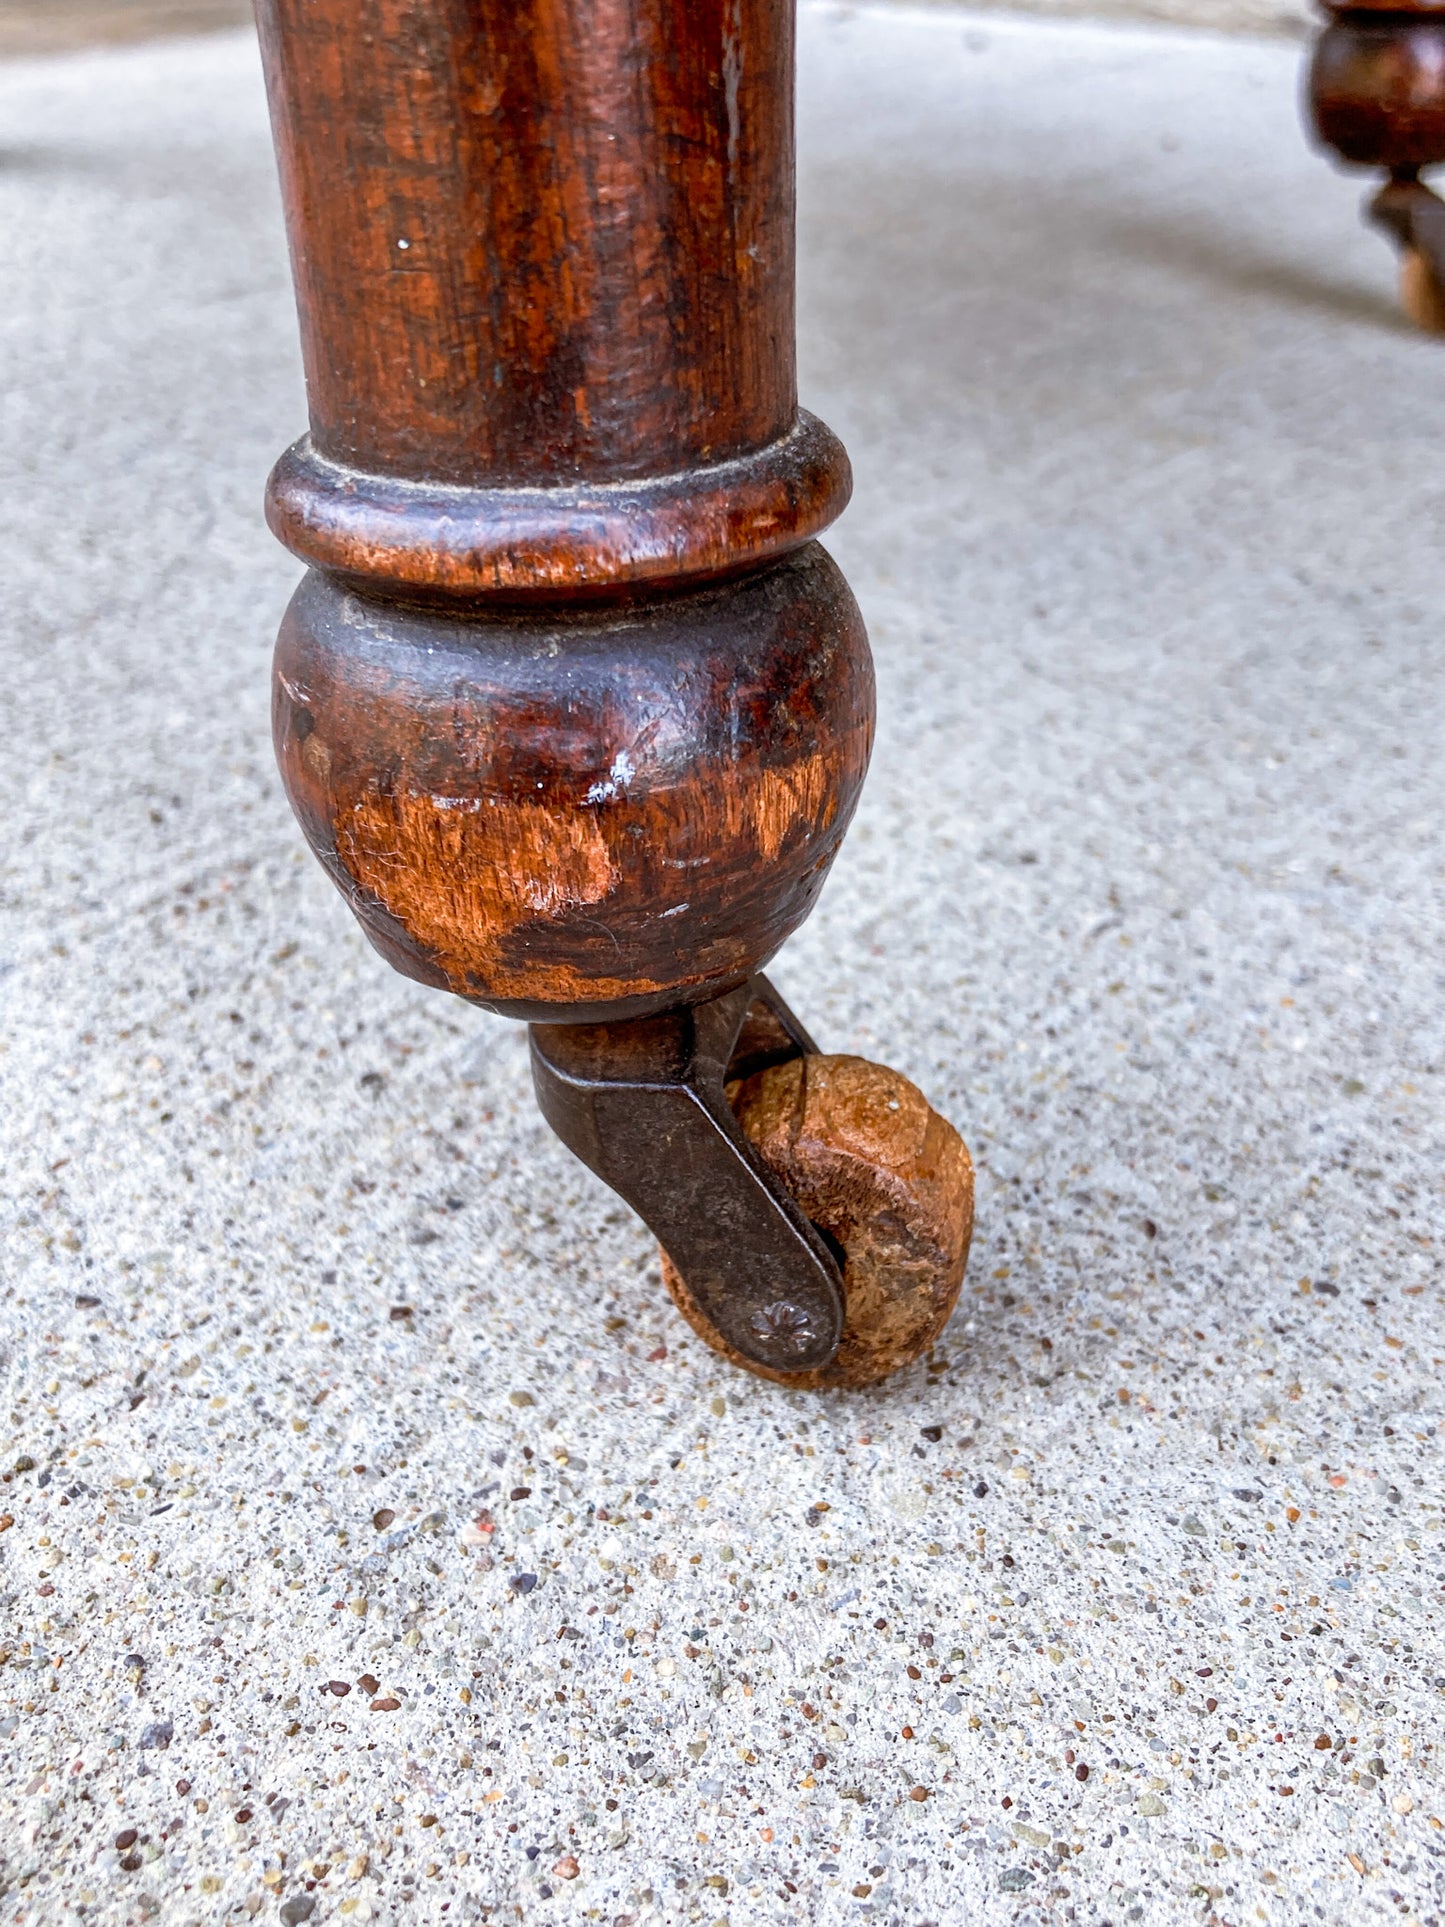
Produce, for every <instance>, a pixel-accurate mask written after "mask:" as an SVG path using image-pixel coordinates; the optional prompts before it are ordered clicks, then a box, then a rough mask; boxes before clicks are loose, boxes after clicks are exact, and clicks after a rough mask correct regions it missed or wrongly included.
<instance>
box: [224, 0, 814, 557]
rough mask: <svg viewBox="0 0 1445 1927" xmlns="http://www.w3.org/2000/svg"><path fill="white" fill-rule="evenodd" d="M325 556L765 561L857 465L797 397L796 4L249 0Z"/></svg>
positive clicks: (805, 525) (305, 448)
mask: <svg viewBox="0 0 1445 1927" xmlns="http://www.w3.org/2000/svg"><path fill="white" fill-rule="evenodd" d="M258 15H259V20H260V26H261V42H262V50H263V55H264V59H265V65H266V71H267V77H268V87H269V91H270V97H271V106H272V118H273V123H274V126H275V130H276V141H277V152H278V156H279V160H280V167H281V177H282V185H283V190H284V193H285V198H286V204H287V208H288V213H289V218H290V228H291V237H292V258H293V264H294V272H295V280H296V291H297V299H298V306H299V309H300V316H301V336H302V351H303V356H304V361H305V367H306V376H307V389H308V395H309V402H310V413H311V433H310V436H309V438H308V440H307V441H306V442H305V443H304V444H302V445H301V446H298V447H297V448H296V449H295V450H293V451H291V453H290V454H289V455H288V456H287V457H286V458H283V461H282V462H281V464H280V465H279V467H278V470H277V473H276V476H275V478H274V480H273V485H272V490H271V499H270V516H271V522H272V526H273V528H274V529H275V530H276V533H277V534H278V535H279V536H280V538H281V539H282V540H283V541H284V542H286V543H287V544H288V546H290V547H291V548H293V549H294V550H295V551H296V553H297V554H298V555H301V556H303V557H304V559H306V560H307V561H309V562H312V563H314V564H316V565H317V566H319V567H322V568H328V569H333V570H338V571H346V572H353V573H355V574H358V575H360V576H363V577H365V578H366V579H367V580H369V581H372V582H374V583H384V584H389V585H390V586H393V587H396V588H403V589H413V590H416V589H419V590H422V591H432V590H439V591H441V592H444V593H451V594H463V595H472V594H489V593H491V594H507V595H514V594H531V593H537V592H539V591H541V590H542V589H544V588H545V589H549V590H550V591H551V592H553V593H556V594H561V595H569V594H575V593H579V592H586V591H590V590H595V589H597V588H598V587H606V586H608V585H612V584H616V583H619V582H652V581H660V580H665V579H667V578H668V577H670V576H676V575H678V574H688V575H697V574H706V573H709V572H718V571H723V570H728V569H735V568H737V567H739V566H740V565H742V564H745V563H747V562H762V561H765V560H768V559H770V558H772V557H774V556H777V555H780V554H782V553H784V552H785V551H786V550H787V549H788V548H789V547H790V546H793V545H795V544H796V543H797V542H799V541H802V540H805V539H807V537H809V536H811V535H815V534H817V533H818V531H819V530H820V529H822V528H823V527H825V526H826V525H827V523H828V522H830V521H831V520H832V519H833V517H834V516H835V515H836V514H837V513H838V511H839V510H840V509H841V507H842V506H843V503H844V501H845V500H846V497H847V493H848V488H849V485H850V483H849V474H848V465H847V458H846V457H845V455H844V453H843V450H842V448H841V446H840V445H839V444H838V442H837V440H836V438H835V437H834V436H832V435H831V434H830V433H829V432H828V431H827V430H826V429H825V428H823V427H822V425H821V424H820V423H815V422H812V421H811V419H810V418H806V417H805V418H804V419H803V421H802V423H801V424H800V421H799V415H798V406H797V392H796V373H795V356H794V346H793V325H794V324H793V308H794V295H793V288H794V238H793V237H794V186H793V128H792V60H793V22H792V0H689V4H688V5H687V6H685V7H684V6H677V5H676V4H674V0H359V4H358V0H259V6H258Z"/></svg>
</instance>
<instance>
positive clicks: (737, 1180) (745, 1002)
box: [531, 976, 843, 1372]
mask: <svg viewBox="0 0 1445 1927" xmlns="http://www.w3.org/2000/svg"><path fill="white" fill-rule="evenodd" d="M531 1041H532V1079H533V1082H534V1084H535V1085H536V1090H537V1101H538V1103H539V1104H540V1105H541V1107H542V1115H543V1116H544V1117H545V1118H546V1120H547V1122H548V1123H549V1124H550V1125H551V1126H552V1129H553V1130H554V1131H555V1132H556V1133H557V1135H558V1137H560V1138H561V1140H562V1142H563V1143H564V1144H565V1145H566V1146H567V1147H568V1149H569V1150H571V1151H573V1152H574V1153H575V1154H576V1155H577V1156H578V1157H579V1158H581V1160H582V1162H583V1163H584V1164H585V1165H586V1166H587V1167H588V1169H589V1170H591V1171H595V1172H596V1174H597V1176H598V1177H599V1178H601V1179H602V1180H603V1182H604V1183H606V1184H609V1185H611V1187H612V1189H613V1190H614V1191H616V1192H617V1193H618V1195H619V1196H620V1197H622V1198H624V1199H625V1200H626V1201H627V1203H628V1204H630V1205H631V1206H632V1208H633V1210H634V1211H636V1213H637V1214H638V1216H639V1217H640V1218H641V1219H642V1220H643V1221H644V1223H645V1224H647V1226H648V1227H649V1229H650V1230H651V1231H652V1232H653V1233H654V1234H655V1235H656V1237H657V1239H658V1242H659V1243H660V1244H661V1245H662V1247H663V1249H664V1250H665V1251H666V1252H667V1254H668V1256H669V1257H670V1258H671V1259H672V1262H673V1264H674V1265H676V1267H677V1269H678V1271H679V1272H680V1273H681V1274H682V1276H683V1278H684V1279H685V1280H686V1281H687V1285H688V1288H689V1290H690V1291H691V1292H692V1294H693V1296H694V1297H695V1298H696V1299H697V1301H698V1303H699V1305H700V1306H701V1308H702V1310H703V1311H704V1312H705V1313H706V1315H707V1317H708V1318H709V1319H710V1320H711V1321H712V1323H713V1324H714V1325H715V1326H716V1327H717V1329H718V1332H719V1333H720V1335H721V1336H722V1337H723V1338H724V1339H725V1340H726V1341H727V1343H728V1344H729V1345H731V1346H732V1347H733V1349H734V1350H735V1351H738V1352H740V1353H741V1354H742V1356H743V1357H744V1358H747V1359H750V1360H751V1361H752V1362H753V1363H754V1364H758V1365H763V1366H766V1367H767V1368H769V1369H770V1370H772V1371H787V1372H803V1371H813V1370H816V1369H818V1368H820V1367H822V1366H825V1365H828V1364H830V1363H831V1362H832V1360H833V1358H834V1356H835V1354H836V1353H837V1350H838V1344H839V1341H840V1339H841V1338H842V1335H843V1280H842V1273H841V1270H840V1267H839V1264H838V1261H837V1259H836V1258H835V1256H834V1254H833V1251H832V1250H831V1249H830V1246H829V1243H828V1241H827V1240H826V1239H825V1238H824V1237H823V1235H822V1233H821V1232H819V1230H818V1229H817V1227H816V1226H815V1225H812V1224H810V1223H809V1221H808V1220H807V1218H805V1217H804V1215H803V1213H802V1211H801V1210H800V1209H799V1208H798V1205H797V1204H796V1203H795V1202H794V1200H793V1198H792V1197H791V1196H789V1194H788V1193H787V1191H785V1190H784V1189H783V1187H782V1186H781V1185H780V1184H779V1182H778V1180H777V1179H776V1178H775V1177H774V1176H773V1174H772V1172H771V1171H770V1170H769V1169H768V1167H767V1165H766V1164H764V1163H763V1161H762V1159H761V1158H760V1157H759V1156H758V1154H757V1152H756V1151H755V1150H754V1149H753V1147H752V1145H751V1144H750V1143H749V1142H748V1140H747V1138H746V1137H745V1136H744V1135H743V1132H742V1129H741V1127H740V1126H739V1124H738V1121H737V1119H736V1118H735V1117H734V1115H733V1111H732V1106H731V1105H730V1104H729V1103H728V1100H727V1095H726V1092H725V1089H724V1086H725V1085H726V1084H727V1083H728V1081H729V1080H730V1079H733V1078H740V1077H750V1076H752V1075H753V1073H754V1072H756V1071H760V1070H764V1069H767V1068H768V1067H769V1066H771V1065H773V1064H782V1063H787V1062H788V1061H789V1060H790V1059H792V1058H794V1057H801V1056H805V1055H816V1054H817V1049H818V1047H817V1045H816V1044H815V1043H814V1042H813V1040H812V1039H811V1038H810V1037H809V1035H808V1033H807V1032H806V1031H805V1030H804V1029H803V1027H802V1025H801V1024H800V1023H799V1022H798V1020H797V1018H796V1017H795V1016H794V1015H793V1013H792V1012H791V1011H790V1010H789V1009H788V1006H787V1005H786V1004H785V1003H784V1002H783V1000H782V998H781V997H780V996H779V995H778V993H777V991H776V990H774V989H773V987H772V985H771V984H770V983H769V982H768V980H767V978H766V977H762V976H757V977H754V978H753V979H752V980H751V982H749V983H746V984H743V985H742V986H741V987H740V988H739V989H737V990H732V991H729V992H728V993H727V994H726V995H725V996H722V997H717V998H715V999H713V1001H712V1002H710V1003H705V1004H693V1005H683V1006H680V1007H678V1008H677V1009H675V1010H669V1011H664V1012H663V1013H662V1014H661V1015H660V1016H657V1017H644V1018H640V1019H637V1020H636V1021H634V1022H631V1023H619V1024H533V1025H532V1026H531Z"/></svg>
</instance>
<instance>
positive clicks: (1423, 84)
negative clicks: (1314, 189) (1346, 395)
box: [1309, 0, 1445, 334]
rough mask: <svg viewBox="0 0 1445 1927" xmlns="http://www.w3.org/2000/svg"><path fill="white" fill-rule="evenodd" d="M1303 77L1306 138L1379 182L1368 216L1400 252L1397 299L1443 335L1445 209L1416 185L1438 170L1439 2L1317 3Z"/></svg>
mask: <svg viewBox="0 0 1445 1927" xmlns="http://www.w3.org/2000/svg"><path fill="white" fill-rule="evenodd" d="M1325 7H1326V11H1327V12H1328V14H1329V15H1330V19H1329V23H1328V25H1327V26H1326V27H1325V30H1324V32H1323V33H1322V34H1321V35H1320V38H1319V42H1318V44H1317V46H1316V48H1315V54H1314V60H1313V62H1312V64H1311V68H1310V82H1309V105H1310V111H1311V114H1312V117H1313V121H1314V129H1315V132H1316V134H1317V135H1318V137H1319V139H1320V140H1321V141H1322V142H1323V143H1324V145H1325V146H1327V147H1331V148H1333V149H1334V151H1335V152H1336V153H1337V154H1338V155H1339V156H1340V157H1341V159H1343V160H1344V161H1345V162H1346V163H1347V164H1349V165H1350V166H1353V167H1367V168H1377V169H1380V170H1381V171H1383V172H1384V173H1385V174H1386V175H1387V176H1388V178H1387V180H1386V182H1385V184H1384V185H1383V187H1382V188H1381V189H1380V191H1379V192H1378V193H1377V194H1376V195H1375V196H1374V198H1373V199H1372V200H1371V201H1370V203H1369V204H1368V207H1367V214H1368V216H1369V218H1370V219H1371V220H1373V221H1374V222H1375V223H1376V224H1377V225H1378V226H1380V227H1382V228H1383V229H1384V230H1385V231H1386V232H1387V233H1388V234H1389V235H1390V236H1391V237H1392V238H1393V239H1394V240H1395V242H1396V243H1397V245H1398V246H1399V249H1400V257H1401V266H1400V299H1401V305H1402V306H1403V307H1404V310H1405V312H1406V314H1407V315H1408V316H1409V317H1410V319H1411V320H1412V321H1413V322H1414V323H1415V324H1416V326H1417V327H1420V328H1423V329H1425V330H1426V331H1427V332H1429V333H1431V334H1445V202H1442V201H1441V199H1440V198H1439V196H1438V195H1436V194H1435V193H1433V192H1432V190H1431V189H1430V188H1428V187H1426V186H1425V184H1424V183H1423V182H1422V181H1421V179H1420V171H1421V169H1422V168H1426V167H1434V166H1438V165H1439V164H1441V163H1442V162H1445V0H1388V4H1383V0H1354V3H1353V4H1340V3H1339V0H1325Z"/></svg>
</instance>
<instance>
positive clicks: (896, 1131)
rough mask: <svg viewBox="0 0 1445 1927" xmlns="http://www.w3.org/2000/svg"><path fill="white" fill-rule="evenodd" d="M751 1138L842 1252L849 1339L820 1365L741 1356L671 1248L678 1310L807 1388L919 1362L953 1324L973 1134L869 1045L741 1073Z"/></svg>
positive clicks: (866, 1378)
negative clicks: (873, 1056) (788, 1367)
mask: <svg viewBox="0 0 1445 1927" xmlns="http://www.w3.org/2000/svg"><path fill="white" fill-rule="evenodd" d="M728 1098H729V1101H730V1102H731V1104H732V1107H733V1110H734V1112H735V1113H736V1115H737V1118H738V1121H739V1123H740V1124H741V1125H742V1128H743V1130H744V1131H745V1133H746V1134H747V1136H748V1138H749V1140H750V1141H751V1142H752V1143H753V1144H754V1145H755V1146H756V1148H757V1149H758V1151H759V1152H760V1153H761V1154H762V1157H763V1159H764V1161H765V1162H766V1163H767V1164H768V1166H769V1167H770V1168H771V1170H772V1171H773V1173H774V1174H775V1176H776V1177H777V1178H778V1179H780V1180H781V1182H782V1183H783V1184H784V1185H785V1186H786V1187H787V1189H788V1191H789V1192H790V1193H791V1194H792V1196H793V1197H794V1198H795V1199H796V1200H797V1202H798V1203H799V1204H800V1205H801V1206H802V1209H803V1211H804V1212H805V1213H806V1215H807V1216H808V1217H809V1218H810V1219H811V1220H812V1222H813V1223H814V1224H815V1225H816V1226H817V1227H818V1229H819V1230H820V1231H822V1232H823V1233H824V1235H825V1236H826V1237H827V1238H828V1240H829V1242H830V1243H831V1244H832V1245H833V1246H834V1248H835V1250H836V1251H837V1252H838V1253H839V1254H840V1262H841V1268H842V1271H843V1291H844V1297H845V1300H846V1316H845V1323H844V1329H843V1339H842V1343H841V1345H840V1346H839V1348H838V1354H837V1356H836V1358H834V1360H833V1361H832V1363H831V1364H829V1365H826V1366H824V1367H823V1368H822V1369H821V1370H818V1371H806V1372H785V1371H773V1370H770V1369H769V1368H767V1367H766V1366H762V1365H758V1364H756V1363H754V1362H753V1361H752V1360H750V1359H746V1358H744V1357H742V1356H741V1355H740V1354H739V1353H738V1352H737V1351H735V1350H734V1349H733V1348H732V1347H731V1346H730V1345H729V1344H728V1343H727V1341H726V1340H725V1339H724V1338H723V1337H722V1336H721V1334H720V1333H719V1332H718V1330H717V1328H716V1326H715V1325H713V1324H712V1323H711V1322H710V1321H709V1320H708V1319H707V1318H706V1317H705V1316H704V1315H703V1313H702V1311H701V1310H700V1308H699V1306H698V1304H697V1302H696V1301H695V1299H694V1298H693V1296H692V1294H691V1293H690V1292H689V1290H688V1288H687V1286H686V1284H685V1283H684V1282H683V1280H682V1278H681V1277H680V1276H679V1274H678V1272H677V1270H676V1269H675V1267H674V1266H673V1264H672V1263H671V1261H670V1260H669V1258H668V1256H667V1253H666V1252H665V1251H664V1252H663V1254H662V1275H663V1279H664V1281H665V1283H666V1285H667V1289H668V1291H669V1292H670V1293H671V1294H672V1298H673V1301H674V1302H675V1304H676V1305H677V1308H678V1310H679V1311H680V1312H681V1313H682V1315H683V1317H684V1318H686V1320H687V1321H688V1323H689V1324H690V1325H691V1326H692V1328H693V1330H694V1331H695V1332H697V1334H698V1336H699V1337H700V1338H703V1339H705V1340H706V1341H707V1343H708V1344H709V1345H711V1346H712V1348H713V1350H714V1351H717V1352H721V1353H722V1355H723V1357H724V1358H726V1359H728V1360H730V1361H731V1363H733V1364H735V1365H741V1366H743V1367H744V1368H745V1369H746V1370H747V1371H750V1372H756V1373H758V1374H759V1375H760V1376H761V1377H763V1378H771V1379H774V1380H776V1382H777V1383H778V1384H780V1385H792V1386H796V1387H799V1388H801V1389H804V1390H823V1389H825V1388H829V1387H833V1386H857V1385H871V1384H874V1383H876V1381H877V1380H879V1379H881V1378H886V1377H887V1376H888V1375H889V1373H890V1372H896V1371H897V1370H899V1368H900V1367H901V1366H904V1365H907V1364H909V1363H911V1362H912V1360H914V1359H915V1358H917V1357H919V1356H920V1354H921V1353H923V1352H925V1351H926V1350H927V1349H928V1347H929V1346H930V1345H931V1344H932V1343H933V1342H934V1340H935V1339H936V1338H937V1337H938V1335H939V1333H940V1332H941V1331H942V1330H943V1327H944V1326H945V1325H946V1324H947V1322H948V1319H949V1315H950V1313H951V1312H952V1310H953V1307H954V1304H955V1302H956V1301H957V1298H958V1293H959V1287H960V1286H961V1285H962V1283H963V1271H964V1266H965V1264H966V1263H967V1261H968V1246H969V1239H970V1238H971V1236H972V1234H973V1164H972V1161H971V1159H970V1158H969V1155H968V1149H967V1146H966V1145H965V1144H964V1142H963V1139H962V1138H961V1137H960V1136H959V1135H958V1133H957V1131H955V1130H954V1128H953V1126H952V1125H951V1124H950V1123H948V1122H947V1120H946V1119H944V1118H941V1117H940V1116H939V1115H938V1113H937V1112H936V1111H935V1110H934V1109H933V1107H932V1106H931V1105H930V1104H929V1102H928V1100H927V1098H925V1097H924V1095H923V1093H922V1092H921V1091H920V1090H918V1088H917V1087H916V1086H915V1085H913V1084H910V1083H909V1081H908V1079H907V1078H906V1077H903V1076H902V1075H900V1073H899V1072H897V1071H894V1070H889V1069H888V1068H887V1066H886V1065H883V1064H870V1063H869V1062H868V1061H867V1059H866V1058H862V1057H823V1056H813V1055H809V1056H805V1057H797V1058H794V1059H792V1060H791V1061H790V1062H788V1063H786V1064H779V1065H776V1066H774V1067H773V1068H772V1069H769V1070H764V1071H760V1072H758V1074H757V1075H756V1076H754V1077H750V1078H748V1079H747V1080H746V1081H745V1082H742V1083H737V1084H730V1085H729V1086H728Z"/></svg>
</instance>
